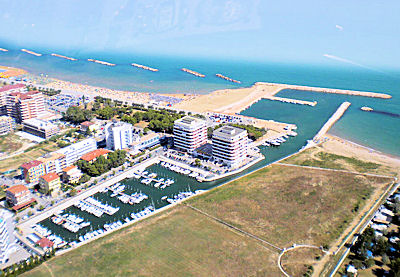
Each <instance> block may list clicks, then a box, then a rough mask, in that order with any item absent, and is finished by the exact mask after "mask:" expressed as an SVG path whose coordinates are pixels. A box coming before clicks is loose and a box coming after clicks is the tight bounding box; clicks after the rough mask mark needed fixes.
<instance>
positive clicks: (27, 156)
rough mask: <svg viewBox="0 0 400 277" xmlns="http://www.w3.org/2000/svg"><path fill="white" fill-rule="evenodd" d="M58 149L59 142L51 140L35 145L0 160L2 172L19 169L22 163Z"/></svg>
mask: <svg viewBox="0 0 400 277" xmlns="http://www.w3.org/2000/svg"><path fill="white" fill-rule="evenodd" d="M57 149H59V147H58V146H57V144H56V143H54V142H50V141H47V143H46V144H41V145H35V146H34V147H31V148H28V149H26V150H25V151H24V153H22V154H19V155H16V156H13V157H11V158H8V159H5V160H2V161H0V172H4V171H8V170H11V169H18V168H19V166H20V165H21V164H23V163H25V162H29V161H32V160H35V159H37V158H39V157H40V156H43V155H44V154H46V153H49V152H53V151H55V150H57Z"/></svg>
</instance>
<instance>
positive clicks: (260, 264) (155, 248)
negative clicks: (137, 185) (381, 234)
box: [25, 207, 280, 277]
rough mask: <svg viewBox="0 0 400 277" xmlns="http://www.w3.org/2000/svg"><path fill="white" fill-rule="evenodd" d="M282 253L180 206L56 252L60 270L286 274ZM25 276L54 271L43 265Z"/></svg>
mask: <svg viewBox="0 0 400 277" xmlns="http://www.w3.org/2000/svg"><path fill="white" fill-rule="evenodd" d="M276 260H277V253H274V252H272V251H271V250H268V249H266V248H264V247H262V246H261V245H259V244H258V243H257V242H255V241H254V240H252V239H250V238H247V237H243V236H242V235H241V234H238V233H236V232H233V231H232V230H230V229H228V228H226V227H224V226H223V225H221V224H219V223H216V222H214V221H212V220H210V219H208V218H207V217H205V216H201V215H199V214H197V213H196V212H194V211H193V210H191V209H189V208H186V207H176V208H173V209H172V210H169V211H167V212H163V213H161V214H160V215H157V216H154V217H152V218H150V219H147V220H145V221H143V222H140V223H138V224H135V225H134V226H133V227H130V228H125V229H123V230H121V231H118V232H115V233H113V234H112V235H109V236H106V237H104V238H100V239H98V240H96V241H94V242H92V243H90V244H88V245H85V246H83V247H81V248H78V249H76V250H73V251H71V252H69V253H67V254H65V255H62V256H59V257H56V258H54V259H52V260H50V261H49V262H47V266H48V267H49V268H50V269H51V271H52V272H53V274H54V276H207V277H208V276H280V274H279V271H278V267H277V266H276ZM25 276H48V269H47V268H46V267H45V266H44V265H41V266H39V267H38V268H36V269H34V270H32V271H30V272H28V273H26V274H25Z"/></svg>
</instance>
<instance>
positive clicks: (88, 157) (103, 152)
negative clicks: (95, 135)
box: [81, 148, 111, 163]
mask: <svg viewBox="0 0 400 277" xmlns="http://www.w3.org/2000/svg"><path fill="white" fill-rule="evenodd" d="M110 152H111V151H110V150H107V149H103V148H99V149H96V150H93V151H90V152H89V153H86V154H85V155H83V156H82V157H81V160H84V161H87V162H88V163H93V162H95V161H96V160H97V158H98V157H100V156H103V157H104V158H107V155H108V153H110Z"/></svg>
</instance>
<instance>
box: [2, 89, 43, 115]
mask: <svg viewBox="0 0 400 277" xmlns="http://www.w3.org/2000/svg"><path fill="white" fill-rule="evenodd" d="M6 107H7V114H8V115H9V116H11V117H12V118H14V119H15V120H16V122H18V123H21V122H22V121H24V120H27V119H30V118H36V117H39V116H41V115H43V114H44V112H45V107H44V96H43V94H42V93H41V92H39V91H28V92H12V93H9V94H8V95H7V96H6Z"/></svg>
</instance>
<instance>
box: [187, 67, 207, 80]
mask: <svg viewBox="0 0 400 277" xmlns="http://www.w3.org/2000/svg"><path fill="white" fill-rule="evenodd" d="M181 70H182V71H183V72H186V73H189V74H192V75H194V76H196V77H200V78H204V77H206V75H204V74H201V73H199V72H196V71H193V70H191V69H187V68H182V69H181Z"/></svg>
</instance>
